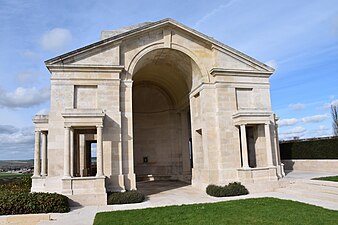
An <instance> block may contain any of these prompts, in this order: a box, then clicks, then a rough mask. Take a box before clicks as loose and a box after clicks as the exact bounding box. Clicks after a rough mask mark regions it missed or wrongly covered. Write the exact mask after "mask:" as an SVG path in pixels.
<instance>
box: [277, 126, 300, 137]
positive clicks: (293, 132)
mask: <svg viewBox="0 0 338 225" xmlns="http://www.w3.org/2000/svg"><path fill="white" fill-rule="evenodd" d="M305 133H306V129H305V128H304V127H301V126H298V127H295V128H292V129H289V130H287V131H284V132H281V133H280V139H282V140H284V139H294V138H300V137H303V136H304V135H305Z"/></svg>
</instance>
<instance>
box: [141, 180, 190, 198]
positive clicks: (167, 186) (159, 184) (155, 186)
mask: <svg viewBox="0 0 338 225" xmlns="http://www.w3.org/2000/svg"><path fill="white" fill-rule="evenodd" d="M189 185H190V184H189V183H186V182H183V181H176V180H175V181H170V180H169V181H168V180H166V181H162V180H159V181H142V182H137V190H138V191H140V192H142V193H143V194H145V195H147V196H149V195H154V194H158V193H161V192H164V191H169V190H174V189H177V188H181V187H185V186H189Z"/></svg>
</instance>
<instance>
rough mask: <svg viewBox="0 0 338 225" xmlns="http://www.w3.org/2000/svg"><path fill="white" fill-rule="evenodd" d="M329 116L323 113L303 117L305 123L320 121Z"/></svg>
mask: <svg viewBox="0 0 338 225" xmlns="http://www.w3.org/2000/svg"><path fill="white" fill-rule="evenodd" d="M327 118H328V115H327V114H322V115H314V116H307V117H304V118H302V119H301V120H302V122H303V123H319V122H322V121H324V120H326V119H327Z"/></svg>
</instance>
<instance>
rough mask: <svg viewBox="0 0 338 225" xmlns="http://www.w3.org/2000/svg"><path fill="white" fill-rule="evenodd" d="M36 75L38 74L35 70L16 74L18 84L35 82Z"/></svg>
mask: <svg viewBox="0 0 338 225" xmlns="http://www.w3.org/2000/svg"><path fill="white" fill-rule="evenodd" d="M38 77H39V74H38V73H36V72H21V73H18V74H17V75H16V79H17V81H18V82H19V83H20V84H26V83H31V82H35V81H36V80H38Z"/></svg>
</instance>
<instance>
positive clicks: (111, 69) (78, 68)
mask: <svg viewBox="0 0 338 225" xmlns="http://www.w3.org/2000/svg"><path fill="white" fill-rule="evenodd" d="M47 68H48V70H49V71H50V72H106V73H120V72H122V71H123V69H124V66H121V65H113V66H107V65H79V64H77V65H76V64H74V65H63V64H60V65H59V64H56V65H47Z"/></svg>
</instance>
